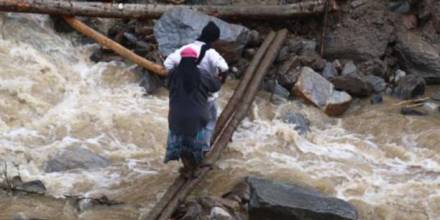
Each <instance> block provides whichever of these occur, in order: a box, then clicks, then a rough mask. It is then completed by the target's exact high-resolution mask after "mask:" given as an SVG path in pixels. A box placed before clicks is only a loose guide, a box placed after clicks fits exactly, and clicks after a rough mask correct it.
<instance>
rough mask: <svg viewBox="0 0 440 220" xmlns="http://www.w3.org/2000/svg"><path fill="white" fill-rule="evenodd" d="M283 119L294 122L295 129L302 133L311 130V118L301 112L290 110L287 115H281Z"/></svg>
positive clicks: (286, 121)
mask: <svg viewBox="0 0 440 220" xmlns="http://www.w3.org/2000/svg"><path fill="white" fill-rule="evenodd" d="M281 120H283V121H284V122H285V123H289V124H294V125H295V130H296V131H297V132H298V133H299V134H301V135H302V134H306V133H307V132H309V131H310V121H309V119H307V118H306V117H305V116H304V115H302V114H300V113H295V112H288V113H287V114H286V115H283V116H281Z"/></svg>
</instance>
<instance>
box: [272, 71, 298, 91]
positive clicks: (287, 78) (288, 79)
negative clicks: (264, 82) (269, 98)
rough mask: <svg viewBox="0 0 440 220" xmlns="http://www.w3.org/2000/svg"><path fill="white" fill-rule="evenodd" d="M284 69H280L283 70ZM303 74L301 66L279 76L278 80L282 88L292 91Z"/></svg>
mask: <svg viewBox="0 0 440 220" xmlns="http://www.w3.org/2000/svg"><path fill="white" fill-rule="evenodd" d="M281 68H282V67H280V69H281ZM300 74H301V68H300V67H299V66H296V67H293V68H291V69H290V70H289V71H287V72H286V73H285V74H278V75H277V80H278V82H279V83H280V85H281V86H283V87H284V88H287V89H289V90H291V89H292V88H293V86H294V85H295V83H296V82H297V80H298V77H299V75H300Z"/></svg>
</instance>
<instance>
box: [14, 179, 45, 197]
mask: <svg viewBox="0 0 440 220" xmlns="http://www.w3.org/2000/svg"><path fill="white" fill-rule="evenodd" d="M11 182H12V185H13V188H15V189H16V190H19V191H23V192H27V193H36V194H45V193H46V186H45V185H44V183H43V182H41V181H40V180H32V181H28V182H23V181H22V179H21V177H20V176H14V177H13V178H12V181H11Z"/></svg>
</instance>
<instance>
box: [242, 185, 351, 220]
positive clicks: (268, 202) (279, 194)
mask: <svg viewBox="0 0 440 220" xmlns="http://www.w3.org/2000/svg"><path fill="white" fill-rule="evenodd" d="M247 182H248V183H249V185H250V187H251V200H250V202H249V218H250V219H252V220H269V219H276V220H292V219H297V220H312V219H313V220H321V219H322V220H328V219H332V220H349V219H350V220H354V219H357V218H358V214H357V211H356V209H355V208H354V207H353V206H352V205H351V204H349V203H347V202H345V201H343V200H340V199H337V198H330V197H326V196H323V195H321V194H320V193H319V192H317V191H315V190H312V189H308V188H305V187H302V186H299V185H292V184H286V183H280V182H272V181H268V180H264V179H260V178H256V177H248V178H247Z"/></svg>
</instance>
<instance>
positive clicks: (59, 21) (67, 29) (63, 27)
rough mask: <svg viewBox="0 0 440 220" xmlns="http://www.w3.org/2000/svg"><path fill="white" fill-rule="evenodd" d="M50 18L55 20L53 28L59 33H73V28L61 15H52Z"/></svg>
mask: <svg viewBox="0 0 440 220" xmlns="http://www.w3.org/2000/svg"><path fill="white" fill-rule="evenodd" d="M49 17H50V20H52V22H53V29H54V30H55V31H56V32H58V33H71V32H73V31H74V30H75V29H73V28H72V27H71V26H70V25H69V24H68V23H67V22H66V21H65V20H64V18H63V17H61V16H56V15H50V16H49Z"/></svg>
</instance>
